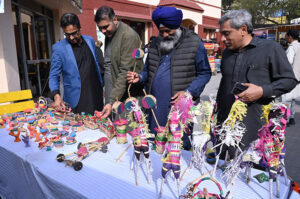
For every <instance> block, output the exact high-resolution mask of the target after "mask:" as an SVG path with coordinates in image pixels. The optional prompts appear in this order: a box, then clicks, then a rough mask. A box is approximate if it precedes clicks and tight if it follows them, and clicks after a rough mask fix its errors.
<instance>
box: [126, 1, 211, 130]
mask: <svg viewBox="0 0 300 199" xmlns="http://www.w3.org/2000/svg"><path fill="white" fill-rule="evenodd" d="M182 17H183V14H182V11H181V10H179V9H177V8H174V7H162V6H159V7H158V8H157V9H155V10H154V11H153V13H152V20H153V21H154V23H155V25H156V26H157V28H158V30H159V35H158V37H156V39H154V40H153V41H152V42H151V43H150V50H149V53H148V56H147V59H146V62H145V67H144V70H143V71H142V72H141V73H140V74H138V73H135V72H128V73H127V80H128V82H129V83H137V82H141V83H144V84H145V85H146V89H147V92H148V93H151V94H152V95H154V96H155V97H156V99H157V109H156V110H154V112H155V114H156V116H157V119H158V122H159V125H160V126H165V125H166V123H167V119H168V114H169V111H170V108H171V105H172V104H174V103H175V102H176V101H177V100H179V99H180V98H181V97H182V96H183V95H184V92H185V91H189V92H190V93H191V94H192V95H193V97H194V99H195V100H196V99H198V98H199V96H200V94H201V93H202V91H203V89H204V87H205V85H206V83H207V82H208V81H209V80H210V77H211V70H210V66H209V63H208V59H207V54H206V50H205V48H204V45H203V43H202V41H201V39H200V38H199V36H198V35H197V34H196V33H194V32H193V31H191V30H188V29H186V28H184V27H180V24H181V22H182ZM149 126H150V130H151V132H153V133H155V131H154V128H155V127H156V123H155V120H154V118H153V116H150V123H149Z"/></svg>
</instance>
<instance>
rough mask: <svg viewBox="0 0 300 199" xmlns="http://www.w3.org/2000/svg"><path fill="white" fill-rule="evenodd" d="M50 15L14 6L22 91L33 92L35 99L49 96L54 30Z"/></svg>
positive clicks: (13, 13)
mask: <svg viewBox="0 0 300 199" xmlns="http://www.w3.org/2000/svg"><path fill="white" fill-rule="evenodd" d="M47 13H48V15H49V13H50V16H47V15H44V14H43V13H39V12H35V11H34V10H31V9H29V8H26V7H23V6H21V5H19V4H14V3H12V15H13V16H12V17H13V21H14V33H15V39H16V49H17V57H18V67H19V73H20V84H21V89H22V90H24V89H30V90H31V91H32V95H33V97H34V98H37V97H39V96H48V93H49V86H48V76H49V71H50V61H51V45H52V44H53V43H54V41H55V39H54V28H53V18H51V15H52V13H51V11H50V12H49V10H48V12H47Z"/></svg>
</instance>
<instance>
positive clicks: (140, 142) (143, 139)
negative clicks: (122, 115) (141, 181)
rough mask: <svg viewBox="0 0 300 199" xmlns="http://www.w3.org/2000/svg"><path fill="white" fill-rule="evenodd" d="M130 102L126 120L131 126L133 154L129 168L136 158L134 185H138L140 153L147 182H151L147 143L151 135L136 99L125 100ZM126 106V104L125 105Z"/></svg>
mask: <svg viewBox="0 0 300 199" xmlns="http://www.w3.org/2000/svg"><path fill="white" fill-rule="evenodd" d="M126 101H127V103H126V104H128V102H130V104H131V107H130V108H128V110H129V111H130V112H129V114H128V121H129V122H130V125H129V126H130V127H131V128H133V130H132V131H131V132H129V134H130V135H131V136H132V139H133V146H134V154H133V156H132V162H131V169H132V170H133V164H134V157H135V158H136V159H137V163H136V185H138V168H139V166H140V156H141V154H143V155H144V157H145V159H146V168H147V179H148V183H150V182H151V178H150V167H151V163H150V159H149V152H150V149H149V143H148V140H147V138H149V137H152V136H151V134H150V133H149V129H148V125H147V123H146V117H145V115H144V113H143V112H142V110H141V107H140V106H139V104H138V101H137V99H135V98H130V100H126ZM125 106H126V105H125Z"/></svg>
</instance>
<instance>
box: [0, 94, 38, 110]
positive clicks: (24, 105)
mask: <svg viewBox="0 0 300 199" xmlns="http://www.w3.org/2000/svg"><path fill="white" fill-rule="evenodd" d="M31 99H32V93H31V90H22V91H14V92H8V93H0V115H2V114H4V113H14V112H20V111H24V110H26V109H28V108H34V102H33V100H31ZM25 100H26V101H25ZM15 101H21V102H15ZM7 102H13V103H9V104H7ZM3 103H5V104H3Z"/></svg>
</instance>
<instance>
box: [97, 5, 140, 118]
mask: <svg viewBox="0 0 300 199" xmlns="http://www.w3.org/2000/svg"><path fill="white" fill-rule="evenodd" d="M95 22H96V24H97V26H98V28H99V30H100V31H101V32H102V33H103V34H104V35H105V52H104V54H105V55H104V66H105V67H110V69H111V75H110V76H109V77H108V78H111V79H112V90H111V91H110V90H105V92H110V98H109V101H108V102H105V104H106V105H105V106H104V108H103V111H102V113H103V114H104V117H107V116H109V115H110V114H111V111H112V103H113V102H115V101H116V100H120V101H124V100H125V99H126V98H127V97H128V94H127V88H128V83H127V80H126V74H127V71H132V70H133V67H134V65H135V59H134V58H133V57H132V52H133V50H134V49H136V48H139V47H140V44H141V40H140V37H139V35H138V34H137V33H136V32H135V31H134V30H133V29H132V28H131V27H129V26H128V25H126V24H125V23H123V22H121V21H118V19H117V17H116V16H115V13H114V10H113V9H112V8H110V7H107V6H102V7H100V8H99V9H98V10H97V12H96V14H95ZM143 67H144V64H143V60H142V59H141V60H137V65H136V69H135V71H136V72H141V71H142V70H143ZM104 79H106V77H104ZM105 84H106V83H105ZM130 92H131V93H130V94H131V96H139V95H142V85H132V87H131V89H130Z"/></svg>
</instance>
